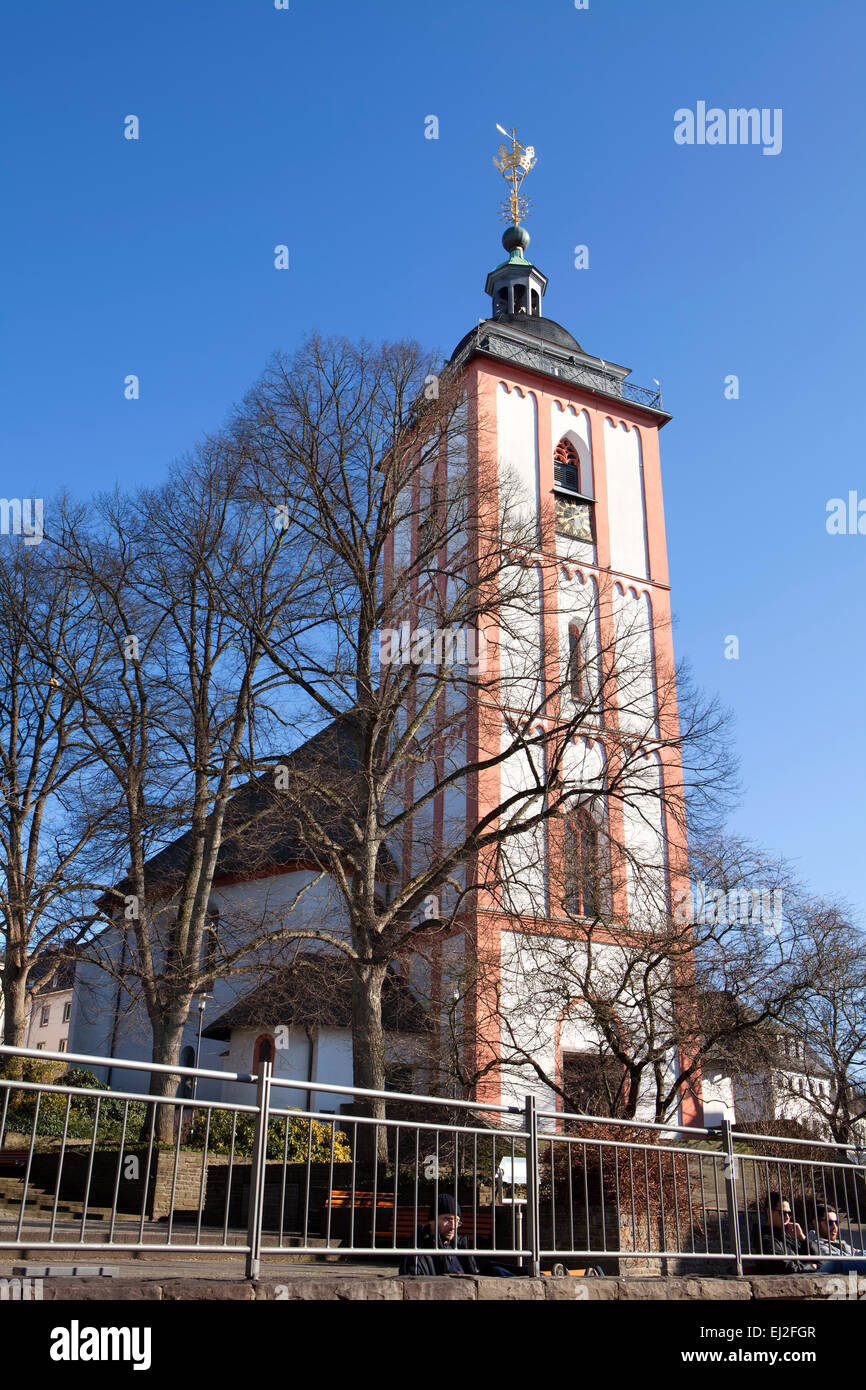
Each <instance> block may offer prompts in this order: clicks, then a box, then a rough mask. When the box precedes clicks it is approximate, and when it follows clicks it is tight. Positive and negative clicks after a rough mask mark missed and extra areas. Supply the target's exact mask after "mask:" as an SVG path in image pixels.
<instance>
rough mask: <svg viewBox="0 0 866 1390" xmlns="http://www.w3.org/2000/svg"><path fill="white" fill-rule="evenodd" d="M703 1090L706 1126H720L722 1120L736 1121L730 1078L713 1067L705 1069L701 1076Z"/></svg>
mask: <svg viewBox="0 0 866 1390" xmlns="http://www.w3.org/2000/svg"><path fill="white" fill-rule="evenodd" d="M701 1089H702V1094H703V1104H704V1124H705V1125H706V1126H708V1127H710V1126H716V1127H717V1126H719V1125H720V1124H721V1123H722V1120H730V1121H731V1123H732V1124H733V1123H734V1121H735V1120H736V1111H735V1108H734V1087H733V1083H732V1081H731V1078H730V1077H729V1076H726V1075H725V1073H724V1072H723V1071H719V1070H718V1069H717V1068H715V1067H713V1066H708V1067H705V1068H704V1070H703V1072H702V1074H701Z"/></svg>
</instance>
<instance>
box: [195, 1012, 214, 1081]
mask: <svg viewBox="0 0 866 1390" xmlns="http://www.w3.org/2000/svg"><path fill="white" fill-rule="evenodd" d="M209 999H213V995H212V994H199V995H198V1038H197V1039H196V1044H195V1076H194V1077H193V1080H192V1098H193V1100H195V1098H196V1095H197V1093H198V1059H199V1054H200V1052H201V1030H202V1027H203V1025H204V1011H205V1009H206V1008H207V1001H208V1000H209Z"/></svg>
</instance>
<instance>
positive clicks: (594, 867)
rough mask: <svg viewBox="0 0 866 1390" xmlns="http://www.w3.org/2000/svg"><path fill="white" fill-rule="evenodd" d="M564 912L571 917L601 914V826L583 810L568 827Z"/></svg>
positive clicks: (571, 819)
mask: <svg viewBox="0 0 866 1390" xmlns="http://www.w3.org/2000/svg"><path fill="white" fill-rule="evenodd" d="M565 910H566V912H568V913H569V914H570V915H571V916H572V917H594V916H597V915H598V913H599V912H601V865H600V861H599V837H598V826H597V825H596V824H595V821H594V820H593V818H592V816H591V815H590V813H589V811H587V810H581V811H578V813H577V814H576V815H575V816H572V817H571V818H570V819H569V820H568V821H567V822H566V826H565Z"/></svg>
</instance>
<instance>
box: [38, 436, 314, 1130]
mask: <svg viewBox="0 0 866 1390" xmlns="http://www.w3.org/2000/svg"><path fill="white" fill-rule="evenodd" d="M236 485H237V474H236V469H235V467H234V465H233V456H232V450H231V448H230V447H228V446H227V445H226V442H225V441H224V440H223V439H220V438H218V437H217V438H214V439H210V440H208V441H206V442H205V444H203V445H202V446H201V447H200V448H199V449H198V450H197V451H196V453H195V454H194V455H193V456H192V457H191V458H188V459H185V460H183V461H182V463H181V464H180V465H178V466H176V467H175V468H174V469H173V470H172V474H171V478H170V480H169V482H168V483H167V484H166V485H165V486H164V487H162V488H159V489H153V490H149V491H142V492H140V493H139V494H138V495H137V496H136V497H134V498H132V497H125V496H122V495H119V494H115V495H114V496H110V497H104V498H102V499H100V500H99V501H98V502H97V503H96V504H94V506H93V507H92V508H91V509H89V510H88V512H87V513H86V514H84V515H82V513H81V512H80V511H78V512H76V513H75V514H70V515H67V516H66V517H65V525H63V524H61V526H59V527H58V528H57V532H56V534H55V535H54V536H53V538H52V540H53V543H54V544H55V545H56V547H57V550H58V552H59V553H60V552H62V554H63V557H64V563H65V567H66V570H67V572H68V574H69V575H70V576H71V581H70V582H72V583H73V584H74V585H75V586H77V590H78V593H79V595H80V596H81V602H82V603H83V604H85V605H86V606H87V608H88V610H89V611H91V612H93V613H94V614H96V615H97V617H98V621H99V623H100V624H101V627H102V628H103V630H104V631H105V632H107V633H108V634H109V637H110V641H107V642H104V643H103V646H102V648H101V650H100V655H99V661H98V667H97V670H96V671H95V673H94V671H93V670H92V668H91V667H88V668H87V670H86V675H87V679H84V678H83V675H84V673H83V672H82V665H81V661H80V659H79V653H78V651H77V649H76V647H75V646H74V645H73V644H72V643H71V642H70V641H69V640H68V639H67V636H66V634H65V633H60V634H59V637H58V641H57V656H56V662H57V671H58V680H59V684H60V688H61V690H62V691H63V694H64V698H65V699H67V700H68V701H70V702H71V703H72V704H73V705H75V706H77V708H78V710H79V711H80V713H79V720H80V730H81V734H80V740H81V742H82V744H83V746H84V747H85V748H86V752H87V757H88V760H89V772H88V778H87V798H88V802H89V804H90V805H92V806H95V807H98V808H99V815H100V818H101V820H102V823H103V826H104V827H105V832H106V833H104V834H103V835H102V836H101V839H100V844H99V846H98V856H99V858H98V860H97V867H98V868H99V870H100V880H101V884H102V896H101V898H100V904H99V905H100V907H101V909H102V912H103V920H104V921H105V922H107V923H109V924H110V927H109V929H107V930H105V931H103V932H101V933H100V932H97V933H94V934H93V935H92V937H91V938H90V940H89V942H88V946H87V950H88V954H89V955H90V957H91V958H92V959H94V960H95V961H96V962H97V963H98V964H99V965H100V966H101V967H102V968H103V970H105V971H107V972H108V973H109V974H111V975H112V976H113V977H114V978H115V979H116V980H117V982H118V984H119V985H120V987H121V988H122V989H123V990H125V991H127V992H128V993H130V994H134V995H135V996H136V998H140V999H141V1000H142V1001H143V1003H144V1006H145V1008H146V1011H147V1016H148V1019H149V1022H150V1028H151V1032H152V1055H153V1060H154V1061H156V1062H160V1063H163V1064H169V1065H170V1064H171V1063H176V1062H177V1061H178V1059H179V1049H180V1044H181V1038H182V1033H183V1028H184V1025H185V1023H186V1020H187V1017H188V1014H189V1008H190V1001H191V999H192V996H193V994H194V993H195V991H196V990H197V989H200V988H202V987H203V985H204V984H205V983H206V982H208V981H211V980H213V979H214V978H215V977H216V976H217V975H225V974H229V973H231V972H232V971H234V970H236V969H238V968H240V966H241V964H242V963H243V962H244V961H248V960H249V957H250V953H251V952H254V951H255V948H256V946H257V944H261V941H262V940H263V939H264V938H265V936H267V934H268V932H267V929H265V928H262V929H260V930H259V931H258V933H257V934H256V933H253V934H250V932H249V931H247V932H236V933H235V934H234V936H232V935H230V933H231V932H232V926H231V924H219V923H217V922H215V920H214V917H213V913H212V910H211V902H210V899H211V891H212V887H213V882H214V875H215V871H216V866H217V860H218V857H219V854H220V849H221V846H222V845H223V842H224V839H225V837H226V835H227V833H229V832H230V833H231V835H232V836H234V837H235V838H237V837H238V836H241V835H242V834H243V830H244V826H245V825H247V824H248V823H252V822H253V821H255V820H256V819H257V817H258V816H259V815H260V811H261V806H260V805H259V804H258V803H257V801H256V797H255V794H254V783H253V780H252V779H253V775H254V770H255V758H256V740H257V738H258V737H259V735H260V734H261V733H262V731H263V730H264V729H266V728H267V725H268V718H269V716H270V713H271V700H272V699H273V700H277V699H278V698H279V694H278V692H277V691H276V679H275V673H274V671H273V669H272V668H271V667H269V665H268V663H267V662H266V661H265V660H264V646H263V642H262V640H261V637H259V636H257V635H254V634H253V633H251V631H250V629H249V627H247V626H241V625H239V624H238V622H237V621H236V619H235V616H234V615H235V613H236V612H237V611H238V609H239V608H243V609H244V611H245V612H247V613H254V614H255V629H256V633H258V634H261V636H262V637H264V636H267V634H269V633H270V631H271V629H272V627H273V625H274V623H275V622H276V621H277V618H278V616H279V615H280V614H281V613H282V611H283V609H284V607H285V605H286V604H287V603H288V601H289V598H290V595H291V590H290V583H289V581H288V580H287V577H286V573H285V572H284V570H283V568H282V555H283V550H284V543H285V539H286V533H285V532H284V531H283V530H281V529H279V528H275V527H274V525H273V523H272V519H271V518H269V517H268V516H267V515H266V514H265V513H264V512H263V511H262V510H261V508H255V507H251V506H250V505H249V503H248V502H244V503H242V504H241V503H239V502H238V501H237V498H236V495H235V494H236ZM180 832H182V833H180ZM178 836H179V838H178ZM249 848H250V847H249V845H248V846H247V849H248V851H249ZM258 848H259V850H260V852H264V850H263V847H262V846H261V845H260V844H259V846H258ZM272 848H273V846H272ZM96 852H97V850H96V847H95V849H94V853H95V854H96ZM175 1087H176V1077H173V1076H171V1075H166V1074H154V1076H153V1077H152V1084H151V1093H152V1094H154V1095H171V1094H173V1092H174V1089H175ZM168 1119H169V1117H168V1115H167V1114H166V1115H164V1116H163V1117H162V1123H163V1125H164V1124H167V1123H168Z"/></svg>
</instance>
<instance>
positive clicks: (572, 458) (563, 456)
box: [553, 439, 580, 494]
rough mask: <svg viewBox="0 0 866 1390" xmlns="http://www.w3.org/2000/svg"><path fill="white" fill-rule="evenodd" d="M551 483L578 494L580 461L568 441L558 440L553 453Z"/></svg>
mask: <svg viewBox="0 0 866 1390" xmlns="http://www.w3.org/2000/svg"><path fill="white" fill-rule="evenodd" d="M553 482H554V486H555V487H561V488H566V489H567V490H568V491H569V492H576V493H578V494H580V459H579V458H578V456H577V450H576V449H575V447H574V445H573V444H572V442H571V440H570V439H560V441H559V443H558V444H557V446H556V448H555V449H554V451H553Z"/></svg>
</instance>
